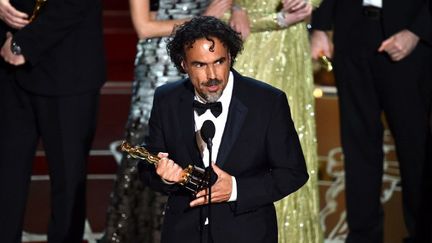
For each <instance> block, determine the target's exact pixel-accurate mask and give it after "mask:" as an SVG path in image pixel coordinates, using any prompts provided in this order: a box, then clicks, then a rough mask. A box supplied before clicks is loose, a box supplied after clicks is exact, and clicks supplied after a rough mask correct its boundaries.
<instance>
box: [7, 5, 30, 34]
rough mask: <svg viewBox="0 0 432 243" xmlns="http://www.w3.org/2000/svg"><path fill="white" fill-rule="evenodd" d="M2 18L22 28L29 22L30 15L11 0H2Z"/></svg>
mask: <svg viewBox="0 0 432 243" xmlns="http://www.w3.org/2000/svg"><path fill="white" fill-rule="evenodd" d="M0 19H1V20H3V21H4V22H5V23H6V24H7V25H9V26H10V27H12V28H14V29H21V28H23V27H24V26H26V25H27V24H28V23H29V21H28V15H27V14H26V13H23V12H20V11H18V10H16V9H15V8H14V7H13V6H12V5H10V2H9V0H0Z"/></svg>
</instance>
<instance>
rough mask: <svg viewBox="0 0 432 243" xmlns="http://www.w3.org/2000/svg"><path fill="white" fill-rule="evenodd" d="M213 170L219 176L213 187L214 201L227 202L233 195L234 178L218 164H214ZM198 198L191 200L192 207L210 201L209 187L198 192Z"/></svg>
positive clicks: (212, 198)
mask: <svg viewBox="0 0 432 243" xmlns="http://www.w3.org/2000/svg"><path fill="white" fill-rule="evenodd" d="M212 167H213V170H214V172H215V173H216V175H217V176H218V179H217V181H216V183H215V184H214V185H213V186H212V187H211V201H212V203H213V202H214V203H220V202H227V201H228V200H229V199H230V197H231V192H232V178H231V175H230V174H228V173H226V172H225V171H223V170H221V169H220V168H219V167H218V166H217V165H215V164H212ZM196 197H197V198H196V199H195V200H193V201H192V202H190V206H191V207H195V206H199V205H203V204H207V203H208V189H206V190H202V191H200V192H198V193H197V195H196Z"/></svg>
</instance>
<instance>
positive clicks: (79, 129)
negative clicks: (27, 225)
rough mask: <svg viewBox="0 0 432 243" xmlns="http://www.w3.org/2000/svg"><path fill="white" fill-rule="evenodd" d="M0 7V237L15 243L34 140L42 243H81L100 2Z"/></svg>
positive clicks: (99, 79) (100, 77) (20, 1)
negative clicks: (40, 155) (46, 206)
mask: <svg viewBox="0 0 432 243" xmlns="http://www.w3.org/2000/svg"><path fill="white" fill-rule="evenodd" d="M12 4H13V6H12V5H11V4H10V3H9V1H8V0H1V1H0V18H1V20H2V21H0V41H1V43H0V44H1V60H0V114H1V119H0V134H1V135H0V195H1V196H0V215H1V217H0V235H1V239H2V240H1V241H2V242H5V243H18V242H21V232H22V227H23V218H24V211H25V208H26V200H27V194H28V188H29V183H30V177H31V174H32V160H33V157H34V155H35V151H36V148H37V144H38V141H39V139H40V140H41V141H42V144H43V147H44V150H45V153H46V158H47V161H48V165H49V175H50V182H51V219H50V223H49V228H48V242H51V243H62V242H63V243H66V242H68V243H77V242H82V237H83V231H84V222H85V216H86V215H85V207H86V201H85V193H86V190H85V189H86V161H87V157H88V154H89V150H90V148H91V143H92V139H93V135H94V131H95V125H96V117H97V108H98V101H99V89H100V88H101V86H102V84H103V83H104V81H105V60H104V48H103V42H102V25H101V3H100V1H99V0H91V1H88V0H74V1H72V0H65V1H56V0H48V1H47V2H46V3H44V4H43V5H42V6H41V7H40V9H39V11H38V12H37V15H34V16H33V13H34V12H33V9H34V8H35V2H33V1H26V0H16V1H14V2H12Z"/></svg>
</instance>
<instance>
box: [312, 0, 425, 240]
mask: <svg viewBox="0 0 432 243" xmlns="http://www.w3.org/2000/svg"><path fill="white" fill-rule="evenodd" d="M427 10H428V9H427V4H426V1H425V0H411V1H403V0H353V1H346V0H324V1H323V2H322V4H321V6H320V7H319V8H318V9H317V10H316V11H315V12H314V13H313V18H312V26H313V29H314V31H313V32H312V39H311V43H312V45H311V46H312V56H313V57H314V58H317V57H318V56H319V55H327V56H330V55H331V52H330V51H331V48H330V46H331V45H330V41H329V40H328V37H327V35H326V32H324V31H327V30H331V29H333V30H334V32H333V33H334V38H333V39H334V66H335V78H336V85H337V89H338V97H339V108H340V119H341V136H342V147H343V152H344V158H345V186H346V207H347V221H348V226H349V234H348V239H347V242H370V243H372V242H382V241H383V209H382V205H381V203H380V195H381V183H382V174H383V150H382V145H383V124H382V121H381V113H382V112H384V113H385V117H386V119H387V122H388V125H389V128H390V130H391V132H392V135H393V137H394V139H395V144H396V152H397V156H398V160H399V168H400V175H401V185H402V190H403V212H404V220H405V224H406V227H407V230H408V237H407V238H406V242H412V241H413V239H414V238H415V237H416V235H417V232H418V221H417V220H418V214H419V210H418V209H419V205H420V201H421V200H420V198H421V195H420V194H421V192H420V188H421V175H422V170H423V168H424V162H425V157H426V134H427V129H428V125H427V109H426V107H428V102H429V101H430V92H431V87H430V85H431V83H430V81H429V80H430V79H429V78H430V77H429V71H428V68H429V65H430V64H429V63H430V60H431V50H430V47H429V46H427V45H426V44H425V41H430V40H431V30H432V29H431V28H432V26H431V23H430V22H431V20H430V16H429V13H428V12H427Z"/></svg>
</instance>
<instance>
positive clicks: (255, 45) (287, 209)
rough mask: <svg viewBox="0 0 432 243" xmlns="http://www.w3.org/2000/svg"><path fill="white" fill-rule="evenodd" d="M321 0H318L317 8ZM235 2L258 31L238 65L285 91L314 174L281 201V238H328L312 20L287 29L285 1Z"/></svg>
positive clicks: (308, 242) (292, 242)
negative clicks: (322, 213)
mask: <svg viewBox="0 0 432 243" xmlns="http://www.w3.org/2000/svg"><path fill="white" fill-rule="evenodd" d="M319 2H320V0H312V4H313V5H314V6H315V7H316V6H317V5H318V4H319ZM235 3H236V4H238V5H239V6H241V7H243V8H245V9H246V10H247V12H248V16H249V20H250V23H251V32H252V34H251V35H250V36H249V37H248V38H247V40H246V42H245V44H244V51H243V53H242V54H241V55H240V56H239V57H238V58H237V61H236V63H235V66H234V67H235V69H236V70H237V71H239V72H240V73H241V74H243V75H246V76H250V77H254V78H256V79H258V80H262V81H265V82H267V83H269V84H271V85H273V86H275V87H277V88H279V89H281V90H283V91H285V93H286V94H287V97H288V102H289V104H290V107H291V112H292V117H293V120H294V123H295V126H296V129H297V132H298V135H299V137H300V142H301V145H302V148H303V152H304V155H305V158H306V164H307V167H308V172H309V176H310V179H309V181H308V182H307V183H306V185H305V186H303V187H302V188H301V189H300V190H298V191H297V192H295V193H293V194H291V195H289V196H288V197H286V198H284V199H282V200H280V201H279V202H277V203H276V204H275V205H276V211H277V215H278V228H279V231H278V232H279V242H284V243H285V242H286V243H288V242H289V243H318V242H323V237H322V231H321V227H320V221H319V192H318V184H317V180H318V178H317V177H318V173H317V172H318V158H317V142H316V135H315V116H314V97H313V88H314V85H313V76H312V63H311V57H310V49H309V41H308V33H307V28H306V23H304V22H302V23H298V24H295V25H293V26H290V27H288V28H285V29H281V28H280V27H279V26H278V25H277V22H276V14H277V12H278V9H280V8H281V6H282V5H281V1H280V0H266V1H256V0H235Z"/></svg>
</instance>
